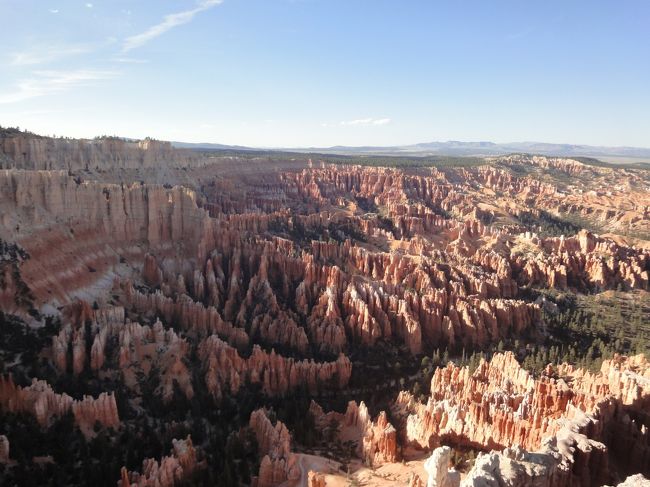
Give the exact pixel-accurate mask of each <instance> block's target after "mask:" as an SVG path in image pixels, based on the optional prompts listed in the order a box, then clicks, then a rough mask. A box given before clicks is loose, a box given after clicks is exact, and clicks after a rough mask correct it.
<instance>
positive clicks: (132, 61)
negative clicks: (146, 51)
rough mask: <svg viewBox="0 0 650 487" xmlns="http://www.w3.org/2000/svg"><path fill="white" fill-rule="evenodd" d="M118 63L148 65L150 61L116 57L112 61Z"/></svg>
mask: <svg viewBox="0 0 650 487" xmlns="http://www.w3.org/2000/svg"><path fill="white" fill-rule="evenodd" d="M112 60H113V61H114V62H116V63H124V64H147V63H148V62H149V60H148V59H136V58H131V57H116V58H113V59H112Z"/></svg>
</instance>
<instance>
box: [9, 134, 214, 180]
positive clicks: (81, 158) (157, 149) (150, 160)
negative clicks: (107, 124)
mask: <svg viewBox="0 0 650 487" xmlns="http://www.w3.org/2000/svg"><path fill="white" fill-rule="evenodd" d="M0 155H3V156H4V158H0V162H2V167H1V168H2V169H12V168H15V169H29V170H56V169H65V170H73V171H74V170H79V169H102V170H115V169H119V168H155V167H159V166H164V165H170V166H171V165H174V166H179V167H189V166H197V165H200V164H202V163H203V161H204V159H203V158H202V157H201V156H199V155H198V154H196V153H193V152H191V151H187V150H178V149H174V148H173V147H172V145H171V143H169V142H163V141H158V140H153V139H145V140H140V141H127V140H124V139H119V138H116V137H112V138H111V137H107V138H97V139H94V140H83V139H63V138H60V139H55V138H51V137H42V136H36V135H34V134H30V133H26V132H2V133H0Z"/></svg>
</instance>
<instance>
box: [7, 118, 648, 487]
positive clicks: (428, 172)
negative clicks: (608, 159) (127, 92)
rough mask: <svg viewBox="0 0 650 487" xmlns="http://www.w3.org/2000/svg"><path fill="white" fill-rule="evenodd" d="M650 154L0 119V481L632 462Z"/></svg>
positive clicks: (441, 472)
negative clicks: (233, 135)
mask: <svg viewBox="0 0 650 487" xmlns="http://www.w3.org/2000/svg"><path fill="white" fill-rule="evenodd" d="M649 292H650V171H649V170H648V169H646V168H643V167H633V166H615V165H608V164H604V163H603V164H590V163H589V161H580V160H574V159H566V158H555V157H546V156H535V155H522V154H516V155H510V156H500V157H490V158H481V159H477V158H467V160H465V159H463V158H456V159H455V160H454V161H451V162H450V161H448V160H444V159H440V160H431V161H430V162H428V163H426V164H425V163H421V164H405V163H403V158H394V160H392V159H391V158H390V157H386V158H382V159H381V160H378V161H377V160H374V159H372V158H366V157H345V158H343V157H341V158H338V157H336V156H332V155H318V154H303V153H295V154H286V153H281V152H278V153H277V154H273V155H271V156H268V155H259V154H256V153H254V152H251V153H247V152H245V151H242V152H239V153H235V154H234V155H233V154H232V153H225V152H223V153H222V152H220V151H201V150H190V149H178V148H175V147H174V146H173V145H172V144H171V143H169V142H162V141H156V140H152V139H145V140H141V141H132V140H126V139H120V138H112V137H105V138H98V139H93V140H77V139H62V138H61V139H58V138H50V137H45V136H38V135H34V134H30V133H27V132H21V131H17V130H6V129H0V329H1V330H2V332H1V334H2V337H1V338H0V372H1V374H0V417H1V418H2V420H1V421H0V484H3V485H111V486H115V485H118V486H122V487H127V486H128V487H131V486H141V487H145V486H146V487H148V486H151V487H172V486H184V485H187V486H190V485H224V486H243V485H253V486H257V487H275V486H281V485H282V486H298V485H304V486H307V485H309V486H312V487H324V486H339V485H369V486H373V485H377V486H391V485H395V486H397V485H410V486H421V487H424V486H429V487H434V486H435V487H445V486H450V487H452V486H453V487H457V486H463V487H470V486H475V487H478V486H495V487H497V486H499V487H502V486H509V487H528V486H531V487H532V486H534V487H591V486H594V487H595V486H602V485H624V486H629V485H645V484H646V483H647V482H648V481H647V480H645V479H647V478H650V433H649V432H648V428H650V364H649V362H648V359H647V357H648V355H647V354H648V351H649V350H650V295H649V294H648V293H649Z"/></svg>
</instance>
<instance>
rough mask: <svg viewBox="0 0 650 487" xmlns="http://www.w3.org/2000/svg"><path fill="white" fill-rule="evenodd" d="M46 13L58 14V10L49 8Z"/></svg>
mask: <svg viewBox="0 0 650 487" xmlns="http://www.w3.org/2000/svg"><path fill="white" fill-rule="evenodd" d="M48 12H50V13H51V14H58V13H59V9H58V8H51V9H50V10H48Z"/></svg>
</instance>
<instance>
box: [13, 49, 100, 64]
mask: <svg viewBox="0 0 650 487" xmlns="http://www.w3.org/2000/svg"><path fill="white" fill-rule="evenodd" d="M91 50H92V48H91V47H90V46H82V45H78V46H61V45H59V46H49V47H48V46H39V47H37V48H34V49H30V50H28V51H21V52H15V53H13V54H10V58H11V61H10V62H9V63H10V64H11V65H12V66H29V65H34V64H45V63H49V62H52V61H56V60H59V59H62V58H66V57H70V56H77V55H79V54H85V53H87V52H90V51H91Z"/></svg>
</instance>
